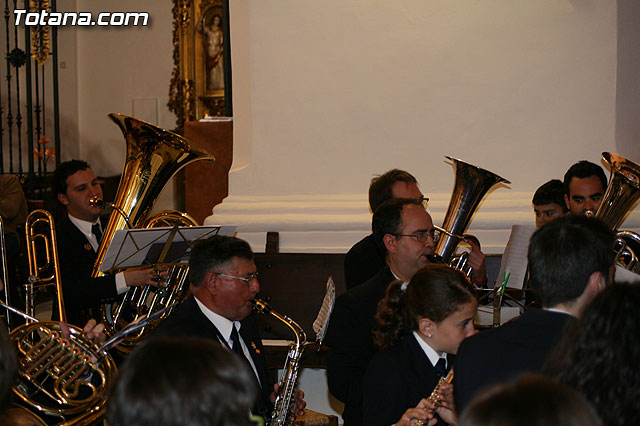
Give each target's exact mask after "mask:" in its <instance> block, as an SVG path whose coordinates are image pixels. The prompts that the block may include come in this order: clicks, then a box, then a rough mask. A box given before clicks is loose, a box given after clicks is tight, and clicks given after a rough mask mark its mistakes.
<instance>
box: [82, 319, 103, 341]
mask: <svg viewBox="0 0 640 426" xmlns="http://www.w3.org/2000/svg"><path fill="white" fill-rule="evenodd" d="M82 332H83V333H84V335H85V336H87V338H88V339H89V340H92V341H94V342H96V343H104V342H105V340H107V335H106V334H104V324H103V323H98V322H97V321H96V320H94V319H93V318H92V319H90V320H89V321H88V322H87V324H86V325H85V326H84V328H83V329H82Z"/></svg>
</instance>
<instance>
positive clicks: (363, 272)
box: [344, 234, 386, 288]
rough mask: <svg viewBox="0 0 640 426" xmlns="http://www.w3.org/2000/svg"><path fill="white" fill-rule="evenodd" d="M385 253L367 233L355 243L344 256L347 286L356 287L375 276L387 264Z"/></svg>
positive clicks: (371, 235)
mask: <svg viewBox="0 0 640 426" xmlns="http://www.w3.org/2000/svg"><path fill="white" fill-rule="evenodd" d="M384 258H385V256H384V253H382V252H381V251H380V249H379V248H378V246H377V245H376V243H375V240H374V239H373V234H370V235H367V236H366V237H364V238H363V239H361V240H360V241H358V242H357V243H356V244H354V245H353V247H351V248H350V249H349V251H348V252H347V254H346V255H345V257H344V276H345V282H346V284H347V288H354V287H357V286H358V285H360V284H362V283H364V282H365V281H367V280H369V279H370V278H371V277H373V276H374V275H375V274H376V273H378V272H379V271H380V269H382V268H384V267H385V266H386V263H385V259H384Z"/></svg>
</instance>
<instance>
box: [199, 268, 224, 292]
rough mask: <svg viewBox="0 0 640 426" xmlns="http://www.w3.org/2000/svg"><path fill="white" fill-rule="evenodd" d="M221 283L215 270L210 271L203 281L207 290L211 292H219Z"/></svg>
mask: <svg viewBox="0 0 640 426" xmlns="http://www.w3.org/2000/svg"><path fill="white" fill-rule="evenodd" d="M219 284H220V280H219V279H218V276H217V275H216V274H214V273H213V272H208V273H207V275H205V277H204V282H203V283H202V285H204V286H205V287H206V289H207V291H208V292H209V293H211V294H218V290H219V288H218V287H219Z"/></svg>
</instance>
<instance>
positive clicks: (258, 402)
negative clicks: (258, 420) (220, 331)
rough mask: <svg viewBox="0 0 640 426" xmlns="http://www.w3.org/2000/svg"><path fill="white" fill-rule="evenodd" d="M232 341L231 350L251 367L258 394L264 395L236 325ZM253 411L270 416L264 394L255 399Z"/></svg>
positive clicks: (232, 329) (232, 333) (232, 331)
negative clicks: (241, 342)
mask: <svg viewBox="0 0 640 426" xmlns="http://www.w3.org/2000/svg"><path fill="white" fill-rule="evenodd" d="M231 343H232V346H231V351H232V352H233V353H235V354H236V355H238V356H239V357H240V359H241V360H243V361H244V362H245V363H246V364H247V366H248V367H249V371H250V372H251V377H252V378H253V382H254V385H255V387H256V391H257V395H262V392H261V391H260V389H261V387H260V382H259V381H258V378H257V377H256V375H255V373H254V371H253V367H251V363H250V362H249V360H248V359H247V357H246V356H245V355H244V351H243V350H242V346H241V345H240V336H239V335H238V330H236V327H235V326H233V327H232V328H231ZM252 412H253V414H257V415H259V416H262V417H263V418H265V419H266V418H268V417H267V416H268V415H269V410H268V409H267V404H266V402H265V401H264V400H263V398H262V396H258V397H257V398H256V399H255V401H254V406H253V408H252Z"/></svg>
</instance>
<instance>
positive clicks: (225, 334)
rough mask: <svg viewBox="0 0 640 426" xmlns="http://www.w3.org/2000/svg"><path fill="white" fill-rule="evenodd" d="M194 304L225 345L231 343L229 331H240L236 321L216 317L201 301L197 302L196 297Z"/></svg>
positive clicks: (238, 323) (220, 316)
mask: <svg viewBox="0 0 640 426" xmlns="http://www.w3.org/2000/svg"><path fill="white" fill-rule="evenodd" d="M194 298H195V299H196V303H197V304H198V306H199V307H200V310H201V311H202V313H203V314H204V316H206V317H207V319H208V320H209V321H211V323H212V324H213V325H214V326H215V327H216V328H217V329H218V331H219V332H220V334H221V335H222V338H223V339H224V341H225V343H227V344H229V343H230V341H231V329H232V327H235V328H236V330H238V331H239V330H240V322H238V321H230V320H228V319H227V318H225V317H223V316H222V315H218V314H216V313H215V312H213V311H212V310H211V309H209V308H207V307H206V306H205V305H204V304H203V303H202V302H201V301H199V300H198V298H197V297H194Z"/></svg>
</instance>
